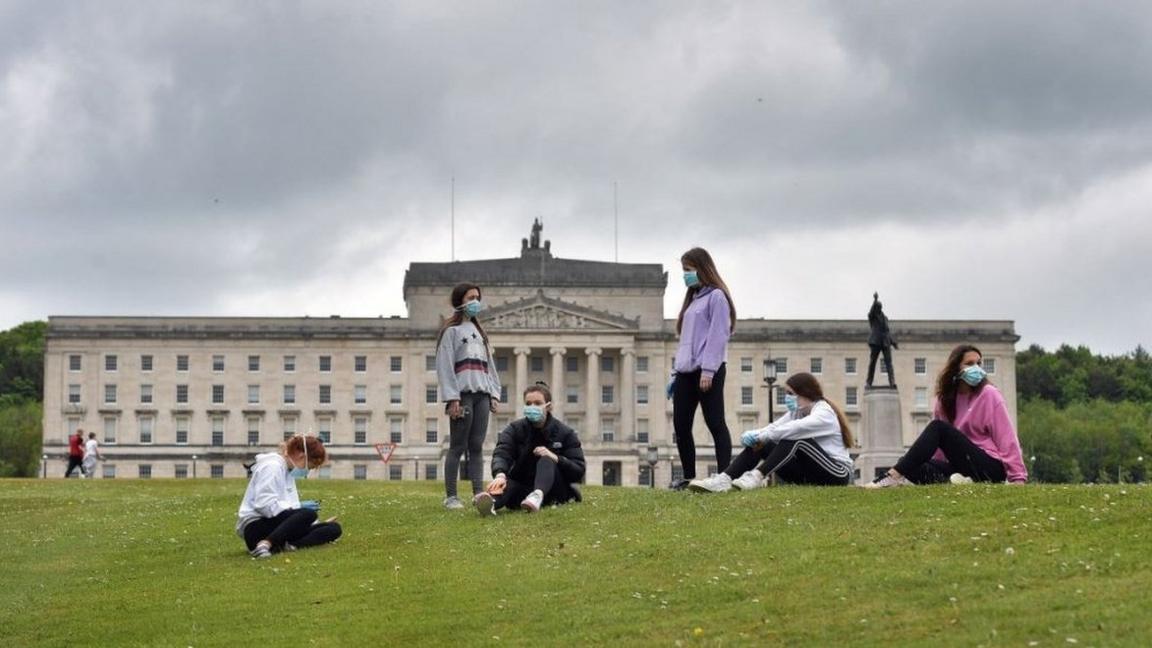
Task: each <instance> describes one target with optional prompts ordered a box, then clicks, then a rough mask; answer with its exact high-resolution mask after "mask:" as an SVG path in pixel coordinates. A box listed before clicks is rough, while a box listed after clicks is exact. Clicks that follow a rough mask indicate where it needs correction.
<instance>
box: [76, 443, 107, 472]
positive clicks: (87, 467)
mask: <svg viewBox="0 0 1152 648" xmlns="http://www.w3.org/2000/svg"><path fill="white" fill-rule="evenodd" d="M101 459H103V457H101V456H100V444H99V443H97V442H96V433H95V432H89V433H88V440H87V441H85V442H84V463H82V464H80V467H81V468H83V470H82V471H81V472H83V473H84V476H85V477H87V478H88V479H92V478H93V477H95V476H96V462H97V461H99V460H101Z"/></svg>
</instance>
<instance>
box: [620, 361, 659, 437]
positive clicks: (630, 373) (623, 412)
mask: <svg viewBox="0 0 1152 648" xmlns="http://www.w3.org/2000/svg"><path fill="white" fill-rule="evenodd" d="M620 357H621V359H622V361H621V363H620V436H619V438H620V439H621V440H626V441H628V442H631V441H632V440H633V439H634V438H635V436H636V349H633V348H631V347H625V348H623V349H621V350H620ZM649 398H651V395H649Z"/></svg>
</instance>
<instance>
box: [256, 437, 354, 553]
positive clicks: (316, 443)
mask: <svg viewBox="0 0 1152 648" xmlns="http://www.w3.org/2000/svg"><path fill="white" fill-rule="evenodd" d="M326 459H327V452H326V451H325V450H324V444H323V443H322V442H321V441H320V439H317V438H316V437H314V436H294V437H292V438H291V439H289V440H288V441H286V442H284V443H282V444H280V451H279V452H268V453H264V454H259V455H256V463H255V464H254V465H253V466H252V479H251V480H250V481H249V482H248V490H247V491H245V492H244V500H243V501H242V502H240V511H239V512H238V513H237V521H236V535H238V536H240V537H241V538H244V543H245V544H247V545H248V553H250V554H251V555H252V557H253V558H268V557H270V556H271V555H272V554H274V553H277V552H280V551H295V550H296V549H298V548H300V547H312V546H316V545H321V544H327V543H329V542H332V541H333V540H335V539H337V538H339V537H340V534H341V533H342V532H343V530H342V529H341V528H340V525H339V524H337V523H336V521H335V520H336V518H334V517H333V518H329V519H328V520H326V521H324V522H317V521H316V514H317V512H319V510H320V503H319V502H316V501H314V500H305V501H303V502H301V501H300V496H299V495H297V493H296V479H297V478H300V479H307V477H308V471H309V470H311V469H314V468H319V467H320V466H322V465H323V464H324V461H325V460H326Z"/></svg>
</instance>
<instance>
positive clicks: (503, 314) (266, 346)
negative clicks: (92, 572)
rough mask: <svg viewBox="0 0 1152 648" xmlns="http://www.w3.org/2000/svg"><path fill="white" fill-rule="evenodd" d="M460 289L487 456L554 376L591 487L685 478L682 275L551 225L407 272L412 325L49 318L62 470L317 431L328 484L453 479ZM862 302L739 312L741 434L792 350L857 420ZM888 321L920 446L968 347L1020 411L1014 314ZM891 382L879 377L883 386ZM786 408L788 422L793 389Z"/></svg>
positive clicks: (194, 465)
mask: <svg viewBox="0 0 1152 648" xmlns="http://www.w3.org/2000/svg"><path fill="white" fill-rule="evenodd" d="M721 267H722V268H723V265H722V266H721ZM677 270H678V269H677ZM677 275H678V272H677ZM464 280H467V281H472V282H475V283H477V284H479V285H480V286H482V288H483V297H484V302H485V303H486V304H487V305H488V307H489V308H488V309H487V310H485V311H484V312H483V313H482V314H481V316H480V317H481V321H482V322H483V324H484V325H485V327H486V329H487V330H488V332H489V335H490V337H491V341H492V344H493V345H494V347H495V349H494V357H495V360H496V365H497V368H498V370H499V372H500V378H501V380H502V382H503V384H504V391H505V394H504V404H502V405H501V408H500V411H499V412H498V413H497V414H496V415H494V416H493V417H492V422H491V425H490V428H489V434H488V441H487V444H486V448H487V449H486V451H485V459H486V460H487V459H488V458H490V456H491V447H492V446H493V445H494V443H495V440H496V434H497V433H498V432H499V431H500V430H501V429H502V428H503V427H504V426H505V425H506V424H507V423H508V422H509V420H510V419H511V418H512V417H514V416H516V415H517V412H518V411H519V405H518V404H519V401H520V398H519V394H520V392H521V391H522V390H523V388H524V387H525V386H527V385H530V384H532V383H534V382H536V381H538V380H542V381H545V382H547V383H548V384H549V385H551V386H552V391H553V396H554V401H555V402H554V405H553V407H554V411H555V414H556V415H557V416H559V417H560V418H561V419H562V420H564V421H566V422H567V423H568V424H570V425H571V426H572V427H573V428H575V429H576V430H577V431H578V432H579V433H580V437H581V440H582V442H583V444H584V448H585V453H586V455H587V458H588V474H587V483H589V484H608V485H613V484H619V485H648V484H651V483H653V481H655V482H657V483H659V484H667V483H668V482H669V480H670V478H671V477H672V476H673V475H674V474H678V472H679V470H680V466H679V464H678V462H677V460H676V450H675V443H674V441H673V436H672V405H671V402H670V401H668V400H666V399H665V397H664V387H665V384H666V383H667V380H668V376H669V373H670V369H671V363H672V356H673V354H674V353H675V349H676V320H675V319H674V318H673V319H666V318H665V313H664V292H665V290H666V289H667V288H668V275H667V273H666V272H665V271H664V269H663V267H662V266H661V265H660V264H632V263H607V262H601V261H583V260H575V259H563V258H558V257H555V256H553V255H552V253H551V246H550V244H549V243H548V242H547V241H546V242H544V244H543V245H541V244H540V241H539V235H538V230H537V231H534V233H533V237H532V239H531V240H528V239H525V240H523V242H522V244H521V251H520V256H518V257H515V258H509V259H492V260H481V261H459V262H451V263H413V264H411V265H410V266H409V269H408V272H407V276H406V278H405V281H404V299H405V301H406V303H407V307H408V317H407V318H401V317H388V318H374V319H373V318H344V317H336V316H333V317H331V318H314V317H290V318H261V317H51V318H49V327H48V344H47V352H46V357H45V382H44V446H45V453H46V454H47V455H48V460H47V470H48V474H49V475H51V476H59V475H62V474H63V472H64V467H65V462H66V459H67V457H66V455H67V447H66V437H67V435H68V434H69V433H70V432H72V431H74V430H76V429H77V428H83V429H84V430H85V431H86V432H95V433H96V434H97V438H98V439H100V440H101V441H102V452H103V454H104V456H105V457H106V461H104V462H103V463H102V464H100V466H99V467H98V468H97V471H98V473H99V475H98V476H102V477H105V478H110V477H116V478H125V477H127V478H137V477H141V478H147V477H154V478H161V477H168V478H170V477H176V478H183V477H201V478H204V477H242V476H244V474H245V470H244V466H243V464H244V463H245V462H246V461H250V459H251V457H252V456H253V454H255V453H256V452H263V451H267V450H270V449H273V448H275V447H276V445H277V444H278V443H279V442H280V441H281V440H282V439H284V438H285V437H287V436H290V435H292V434H296V433H298V432H309V431H310V432H312V433H314V434H317V435H319V436H321V437H322V438H324V439H325V440H326V441H327V443H328V447H329V449H330V453H331V458H332V461H331V463H330V464H329V465H328V466H326V467H325V468H323V469H322V470H321V475H320V476H321V477H332V478H343V479H353V478H354V479H391V480H400V479H404V480H409V479H422V480H438V479H441V478H442V477H443V475H442V474H441V472H442V470H443V456H444V453H445V451H446V450H447V447H448V424H447V418H446V417H445V416H444V406H443V403H442V402H441V401H440V395H439V393H438V389H437V384H436V372H435V355H434V354H435V341H436V334H437V332H438V330H439V327H440V323H441V321H442V320H443V318H444V317H445V316H446V315H447V314H449V306H448V294H449V292H450V291H451V289H452V286H453V285H455V284H456V283H458V282H460V281H464ZM672 289H673V290H676V291H679V290H680V289H681V287H680V285H679V281H677V282H676V285H674V286H673V287H672ZM736 300H737V306H739V305H740V296H739V295H736ZM866 307H867V303H864V305H863V306H862V308H861V319H859V320H845V321H830V320H786V321H785V320H764V319H742V320H739V321H738V322H737V325H736V332H735V334H734V335H733V337H732V340H731V343H730V345H729V347H728V378H727V384H726V386H725V398H726V399H727V416H728V425H729V427H730V428H731V431H732V435H733V438H736V437H738V436H739V433H740V432H741V431H743V430H745V429H749V428H752V427H757V426H762V425H765V424H766V423H767V420H768V407H769V404H768V399H769V391H768V390H767V389H766V387H765V382H764V380H763V378H764V372H765V367H764V361H765V360H766V359H776V362H777V363H778V367H779V375H780V377H781V380H782V379H783V378H784V377H785V376H787V375H788V374H790V373H795V372H798V371H810V372H812V373H813V374H816V375H817V376H818V377H819V378H820V380H821V382H822V383H823V384H824V388H825V393H826V395H827V396H828V397H829V398H830V399H832V400H834V401H836V402H838V403H839V404H840V405H841V406H843V407H844V409H845V411H846V413H847V415H848V417H849V419H850V420H851V421H852V422H853V423H854V424H855V425H856V426H857V427H859V425H860V424H861V421H862V417H861V411H860V410H861V406H862V403H863V395H864V381H865V377H866V373H867V368H868V346H867V344H866V341H867V339H868V324H867V321H866V320H865V319H864V318H863V314H864V312H865V311H866V310H867V308H866ZM892 329H893V334H894V336H895V337H896V338H897V340H898V341H899V342H900V349H899V350H898V351H895V352H894V358H893V363H894V365H895V367H894V369H895V374H896V380H897V383H898V385H899V394H900V412H901V417H902V430H903V438H904V443H905V444H908V443H910V442H911V440H912V439H913V438H914V437H915V435H916V433H917V432H918V431H919V430H920V429H921V428H922V427H923V426H924V425H925V424H926V423H927V421H928V420H929V418H930V416H931V400H932V390H933V382H934V379H935V374H936V372H937V371H939V369H940V367H941V366H942V364H943V363H944V361H945V359H946V357H947V354H948V351H949V350H950V349H951V348H952V347H953V346H954V345H955V344H957V343H960V342H972V343H975V344H977V345H978V346H980V347H981V348H982V349H983V351H984V353H985V364H986V368H987V369H988V370H989V373H990V374H991V378H992V380H993V381H994V382H995V383H996V384H997V385H998V386H999V387H1000V388H1001V389H1002V390H1003V392H1004V394H1005V397H1006V398H1007V400H1008V405H1009V408H1010V410H1011V414H1012V416H1013V417H1015V415H1016V372H1015V342H1016V341H1017V340H1018V339H1019V338H1018V336H1017V335H1016V333H1015V330H1014V325H1013V322H1011V321H968V320H964V321H954V320H949V321H925V320H918V321H907V320H894V321H893V322H892ZM881 371H882V368H881V367H878V368H877V374H878V375H877V384H882V383H884V382H885V380H886V379H885V378H884V377H883V375H882V374H881ZM777 385H779V382H778V383H777ZM771 398H772V399H773V400H774V403H773V404H774V406H775V411H776V413H777V414H779V413H780V412H781V411H783V405H782V403H783V393H782V390H780V389H776V390H773V392H772V396H771ZM695 435H696V442H697V446H698V451H697V452H698V466H699V471H700V472H701V473H703V472H704V471H705V470H708V471H710V472H711V471H715V470H716V467H715V466H714V465H713V464H714V455H713V454H712V441H711V437H710V435H709V434H708V432H707V430H706V429H705V428H704V425H703V422H702V420H701V419H700V417H699V416H698V417H697V423H696V426H695ZM861 436H862V435H861V434H860V431H859V430H858V431H857V437H858V438H860V437H861ZM863 436H864V438H867V436H866V434H865V435H863ZM390 442H395V443H396V444H397V448H396V451H395V453H394V455H393V457H392V459H391V461H390V462H389V463H388V464H385V463H383V462H382V461H381V460H380V458H379V456H378V455H377V452H376V448H375V447H374V446H375V444H378V443H390ZM737 444H738V442H737ZM652 447H654V448H656V450H657V452H658V462H657V463H656V464H655V468H654V470H655V474H653V472H652V471H653V468H652V467H651V466H650V464H649V461H648V456H649V449H650V448H652ZM485 474H487V471H485Z"/></svg>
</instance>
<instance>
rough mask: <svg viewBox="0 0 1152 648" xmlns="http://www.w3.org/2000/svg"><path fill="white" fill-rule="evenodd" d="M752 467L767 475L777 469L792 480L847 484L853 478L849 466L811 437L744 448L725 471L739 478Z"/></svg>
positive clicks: (779, 474)
mask: <svg viewBox="0 0 1152 648" xmlns="http://www.w3.org/2000/svg"><path fill="white" fill-rule="evenodd" d="M757 463H759V464H760V465H759V466H757V465H756V464H757ZM753 468H756V469H757V470H759V471H760V473H761V474H763V475H764V476H765V477H767V476H768V475H771V474H773V473H775V474H776V476H777V477H779V478H780V479H782V480H784V481H786V482H788V483H789V484H812V485H817V486H847V485H848V483H849V482H850V481H851V479H852V471H851V470H850V469H849V468H848V466H846V465H844V464H842V463H840V462H839V461H836V460H835V459H833V458H832V457H831V456H829V455H828V453H827V452H825V451H824V449H823V448H821V447H820V444H818V443H816V442H815V441H809V440H808V439H800V440H799V441H781V442H779V443H772V442H771V441H769V442H767V443H765V444H764V445H763V446H761V447H759V448H744V450H743V451H742V452H741V453H740V454H738V455H736V458H735V459H733V460H732V464H731V465H729V466H728V469H727V470H725V471H724V472H725V473H727V474H728V476H729V477H731V478H733V479H736V478H737V477H739V476H740V475H743V474H744V473H746V472H748V471H749V470H752V469H753Z"/></svg>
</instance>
